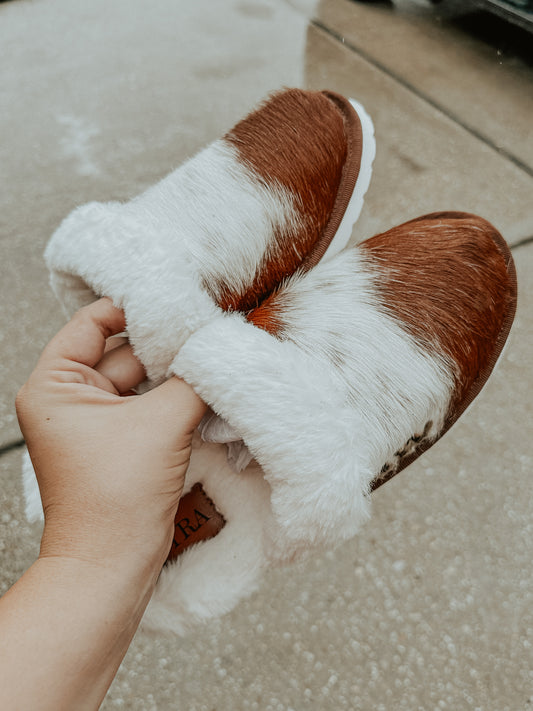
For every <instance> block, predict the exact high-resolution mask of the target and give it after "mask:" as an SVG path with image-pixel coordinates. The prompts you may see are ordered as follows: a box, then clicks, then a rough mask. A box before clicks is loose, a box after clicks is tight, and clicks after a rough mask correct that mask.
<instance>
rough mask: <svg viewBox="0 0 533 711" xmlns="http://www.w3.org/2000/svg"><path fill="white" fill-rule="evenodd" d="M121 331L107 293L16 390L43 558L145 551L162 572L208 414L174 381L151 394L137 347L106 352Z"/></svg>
mask: <svg viewBox="0 0 533 711" xmlns="http://www.w3.org/2000/svg"><path fill="white" fill-rule="evenodd" d="M124 328H125V320H124V314H123V312H122V311H120V310H119V309H117V308H115V307H114V306H113V305H112V303H111V301H110V300H109V299H105V298H104V299H100V300H99V301H97V302H95V303H93V304H91V305H90V306H87V307H85V308H83V309H81V310H80V311H79V312H78V313H77V314H76V315H75V316H74V317H73V319H72V320H71V321H70V322H69V323H68V324H67V325H66V326H65V327H64V328H63V329H62V330H61V331H60V332H59V333H58V334H57V335H56V337H55V338H54V339H53V340H52V341H51V342H50V343H49V345H48V346H47V347H46V348H45V350H44V352H43V354H42V356H41V358H40V360H39V362H38V364H37V366H36V368H35V370H34V371H33V373H32V374H31V376H30V378H29V379H28V381H27V383H26V384H25V385H24V386H23V387H22V389H21V390H20V392H19V394H18V397H17V403H16V404H17V415H18V418H19V423H20V427H21V430H22V432H23V435H24V437H25V439H26V443H27V445H28V450H29V453H30V456H31V459H32V462H33V465H34V468H35V472H36V475H37V480H38V482H39V488H40V491H41V498H42V502H43V509H44V516H45V528H44V533H43V539H42V542H41V553H40V556H41V557H49V556H63V557H74V558H81V559H85V560H87V559H89V560H91V561H96V562H99V563H103V564H107V563H110V564H111V565H113V564H114V562H116V561H117V560H121V561H123V560H124V558H138V557H139V556H140V557H141V558H142V559H143V560H144V561H145V562H146V561H150V564H151V565H153V566H154V568H155V569H157V570H158V569H160V567H161V566H162V564H163V563H164V561H165V558H166V555H167V554H168V551H169V549H170V545H171V541H172V536H173V531H174V516H175V513H176V509H177V506H178V502H179V499H180V496H181V492H182V488H183V482H184V478H185V473H186V470H187V467H188V463H189V457H190V449H191V439H192V434H193V432H194V429H195V427H196V426H197V425H198V423H199V421H200V419H201V417H202V415H203V414H204V412H205V405H204V404H203V403H202V401H201V400H200V399H199V398H198V396H197V395H196V394H195V393H194V391H193V390H192V388H191V387H190V386H188V385H187V384H186V383H185V382H183V381H181V380H179V379H178V378H175V377H173V378H171V379H170V380H168V381H167V382H166V383H164V384H163V385H160V386H159V387H158V388H156V389H154V390H152V391H151V392H148V393H145V394H144V395H131V396H126V395H125V394H130V393H131V389H132V388H134V387H135V386H136V385H138V384H139V383H140V382H142V380H144V378H145V373H144V370H143V368H142V365H141V364H140V362H139V361H138V360H137V359H136V358H135V356H134V355H133V353H132V350H131V347H130V346H129V345H128V344H126V345H121V346H119V347H116V348H114V349H112V350H108V351H107V352H106V353H105V355H104V352H105V349H106V342H107V344H108V345H107V347H108V348H109V341H107V339H108V338H110V337H111V336H113V335H114V334H117V333H120V332H121V331H123V330H124Z"/></svg>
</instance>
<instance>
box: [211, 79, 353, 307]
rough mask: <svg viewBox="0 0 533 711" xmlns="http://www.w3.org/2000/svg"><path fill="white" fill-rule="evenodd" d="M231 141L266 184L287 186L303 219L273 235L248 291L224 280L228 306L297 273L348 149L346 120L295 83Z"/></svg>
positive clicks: (323, 220)
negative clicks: (295, 85) (291, 227)
mask: <svg viewBox="0 0 533 711" xmlns="http://www.w3.org/2000/svg"><path fill="white" fill-rule="evenodd" d="M225 140H226V141H228V142H229V143H231V144H232V145H233V146H234V147H235V148H236V149H237V151H238V154H239V156H240V159H241V161H242V162H243V163H244V164H245V165H246V166H248V167H249V168H250V169H251V170H252V171H253V173H254V174H255V175H256V176H257V177H258V178H259V179H260V180H262V181H264V183H265V185H267V186H273V187H275V186H276V185H279V186H282V187H283V188H285V189H286V190H288V191H289V192H290V193H291V194H292V195H293V196H294V199H295V207H296V209H297V211H298V213H299V215H300V224H299V225H297V226H295V227H294V228H293V229H287V230H278V231H277V233H276V234H275V235H274V239H273V242H272V245H271V248H270V249H269V251H268V253H267V254H266V255H265V257H264V260H263V263H262V264H261V266H260V268H259V269H258V272H257V274H256V276H255V279H254V281H253V283H252V284H250V286H249V287H247V288H246V290H245V292H244V293H236V292H235V290H234V287H233V286H232V285H231V284H229V283H225V284H222V285H220V287H221V288H220V293H221V294H222V296H221V297H220V298H219V299H218V303H219V305H220V306H221V307H222V308H223V309H226V310H240V311H248V310H250V309H252V308H254V307H256V306H258V305H259V304H260V303H261V302H262V301H263V299H265V298H266V297H267V296H268V295H269V294H270V293H272V291H273V289H274V288H275V287H276V286H277V285H278V284H279V283H280V282H281V281H283V279H285V278H286V277H287V276H289V275H291V274H293V273H294V271H295V270H296V269H297V268H298V267H299V266H300V265H301V264H302V261H303V260H304V259H305V258H306V257H307V256H308V255H309V253H310V251H311V250H312V248H313V246H314V245H315V243H316V242H317V240H318V239H319V237H320V235H321V233H322V231H323V230H324V228H325V226H326V224H327V222H328V219H329V218H330V215H331V212H332V210H333V206H334V204H335V200H336V198H337V191H338V188H339V184H340V182H341V178H342V171H343V167H344V164H345V160H346V155H347V141H346V135H345V127H344V119H343V115H342V113H341V111H340V110H339V109H338V108H337V106H336V105H335V103H334V102H333V101H332V100H330V99H329V98H327V97H326V96H325V95H324V94H323V93H321V92H309V91H302V90H299V89H289V90H287V91H283V92H280V93H278V94H275V95H274V96H273V97H271V98H270V100H269V101H267V102H266V103H265V104H263V105H262V106H261V107H260V108H259V109H257V110H256V111H254V112H253V113H251V114H250V115H249V116H248V117H246V118H245V119H243V120H242V121H241V122H240V123H238V124H237V125H236V126H235V127H234V128H233V130H232V131H230V132H229V133H228V134H227V135H226V136H225Z"/></svg>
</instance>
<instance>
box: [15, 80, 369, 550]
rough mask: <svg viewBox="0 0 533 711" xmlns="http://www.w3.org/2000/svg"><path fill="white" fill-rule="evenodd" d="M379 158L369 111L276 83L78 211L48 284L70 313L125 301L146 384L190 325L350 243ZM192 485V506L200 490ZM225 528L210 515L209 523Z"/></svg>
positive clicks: (33, 487) (159, 375)
mask: <svg viewBox="0 0 533 711" xmlns="http://www.w3.org/2000/svg"><path fill="white" fill-rule="evenodd" d="M374 155H375V141H374V131H373V126H372V121H371V119H370V118H369V116H368V115H367V113H366V112H365V110H364V109H363V108H362V107H361V106H360V105H359V104H358V103H357V102H356V101H352V100H348V99H345V98H344V97H342V96H339V95H338V94H335V93H332V92H328V91H325V92H309V91H303V90H299V89H289V90H285V91H281V92H278V93H276V94H274V95H273V96H272V97H271V98H270V99H268V100H267V101H265V102H264V103H263V104H262V105H261V106H260V107H259V108H258V109H257V110H256V111H254V112H252V113H251V114H250V115H249V116H248V117H246V118H245V119H243V120H242V121H240V122H239V123H238V124H237V125H236V126H235V127H234V128H233V129H232V130H231V131H229V132H228V133H227V134H226V135H225V136H224V137H223V138H221V139H219V140H217V141H215V142H214V143H212V144H211V145H209V146H208V147H207V148H205V149H204V150H203V151H201V152H200V153H199V154H197V155H196V156H195V157H193V158H192V159H191V160H189V161H188V162H187V163H185V164H184V165H182V166H181V167H179V168H178V169H177V170H175V171H174V172H172V173H171V174H170V175H168V176H167V177H166V178H164V179H163V180H162V181H161V182H159V183H158V184H156V185H154V186H153V187H150V188H149V189H148V190H146V191H145V192H144V193H143V194H141V195H139V196H138V197H136V198H134V199H132V200H131V201H129V202H126V203H119V202H108V203H89V204H87V205H84V206H82V207H79V208H77V209H76V210H74V211H73V212H72V213H71V214H70V215H69V216H68V217H67V218H66V219H65V220H64V222H63V223H62V224H61V226H60V227H59V228H58V229H57V231H56V232H55V233H54V235H53V236H52V238H51V240H50V242H49V244H48V247H47V249H46V253H45V259H46V262H47V265H48V267H49V269H50V272H51V285H52V288H53V290H54V292H55V293H56V295H57V297H58V298H59V300H60V302H61V304H62V306H63V308H64V310H65V312H66V313H67V314H68V315H71V314H72V313H73V312H74V311H75V310H76V309H77V308H79V307H81V306H83V305H85V304H87V303H90V302H92V301H93V300H94V299H96V298H98V297H100V296H109V297H111V299H112V300H113V301H114V303H115V304H116V305H117V306H119V307H122V308H124V311H125V313H126V320H127V327H128V336H129V339H130V342H131V344H132V346H133V348H134V351H135V353H136V355H137V356H138V358H139V359H140V360H141V362H142V363H143V365H144V366H145V368H146V371H147V374H148V387H150V386H153V385H155V384H157V383H159V382H161V381H162V380H164V379H165V378H166V377H168V375H169V374H170V373H171V371H170V366H171V364H172V361H173V359H174V357H175V356H176V354H177V353H178V352H179V350H180V348H181V346H182V345H183V344H184V343H185V342H186V341H187V339H188V338H189V337H190V336H191V335H192V334H193V333H195V331H196V330H198V329H199V328H201V327H202V326H204V325H206V324H208V323H210V322H211V321H213V320H216V319H217V318H218V317H219V316H220V315H221V314H222V313H223V312H224V311H228V312H235V311H239V312H242V313H244V314H246V313H248V312H249V311H251V310H253V309H255V308H257V307H258V306H260V305H261V303H262V302H263V301H264V300H265V299H267V298H268V297H269V296H270V295H271V294H272V293H274V291H275V290H276V288H277V287H278V286H279V285H280V284H281V283H282V282H283V281H284V280H285V279H287V278H288V277H290V276H291V275H293V274H294V273H295V272H296V271H298V272H301V273H304V272H305V271H307V270H309V269H311V268H312V267H313V266H314V265H316V264H317V263H318V262H319V261H320V260H321V259H322V258H324V257H328V258H330V257H332V256H333V255H334V254H335V253H337V252H338V251H340V250H341V249H342V248H343V247H344V246H345V244H346V242H347V241H348V239H349V237H350V234H351V229H352V226H353V223H354V222H355V220H356V219H357V217H358V215H359V212H360V210H361V207H362V204H363V197H364V194H365V192H366V190H367V188H368V184H369V182H370V177H371V173H372V162H373V159H374ZM208 449H210V450H213V447H211V448H208ZM213 456H214V455H213ZM217 457H218V453H217ZM200 460H201V457H199V461H200ZM198 466H200V465H198ZM193 469H194V467H193ZM24 482H25V491H26V499H27V514H28V517H29V518H30V520H35V519H36V518H38V517H40V516H42V512H41V507H40V499H39V494H38V488H37V484H36V481H35V477H34V474H33V470H32V468H31V462H30V460H29V457H26V458H25V464H24ZM195 492H196V494H195V498H194V499H193V500H192V504H193V505H192V514H193V515H194V516H199V514H198V513H195V512H198V511H199V509H198V506H200V503H202V504H205V505H206V506H208V504H209V496H208V494H206V493H205V491H199V489H198V487H197V488H196V489H195ZM188 501H189V503H190V502H191V498H190V497H189V499H188ZM199 520H201V521H203V519H202V518H200V519H199ZM178 523H179V522H178ZM178 523H177V528H176V530H177V531H180V530H181V529H179V525H178ZM222 524H223V517H222V516H219V517H218V518H217V526H216V527H215V528H216V530H218V527H220V526H221V525H222ZM183 525H184V526H185V524H183ZM204 530H205V529H204ZM191 533H192V525H191V526H189V528H186V529H185V534H183V536H184V539H186V540H187V542H188V543H189V544H190V543H191V542H192V541H194V540H197V538H198V536H195V537H191ZM202 535H203V532H202Z"/></svg>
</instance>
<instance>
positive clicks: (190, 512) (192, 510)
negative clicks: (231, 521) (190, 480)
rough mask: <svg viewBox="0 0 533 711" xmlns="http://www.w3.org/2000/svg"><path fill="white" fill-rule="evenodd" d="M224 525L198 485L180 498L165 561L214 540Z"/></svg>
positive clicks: (224, 522)
mask: <svg viewBox="0 0 533 711" xmlns="http://www.w3.org/2000/svg"><path fill="white" fill-rule="evenodd" d="M225 524H226V521H225V519H224V516H222V514H221V513H220V512H219V511H217V509H216V507H215V504H214V503H213V502H212V501H211V499H210V498H209V496H207V494H206V493H205V491H204V488H203V486H202V485H201V484H200V483H197V484H195V485H194V486H193V487H192V489H191V490H190V491H189V492H188V493H187V494H185V496H182V497H181V499H180V503H179V506H178V510H177V512H176V518H175V519H174V539H173V541H172V546H171V548H170V552H169V554H168V558H167V561H169V560H175V559H176V558H177V557H178V556H179V555H180V553H183V551H184V550H186V549H187V548H188V547H189V546H192V545H193V544H194V543H198V542H199V541H207V540H208V539H209V538H214V537H215V536H216V535H217V533H219V531H221V530H222V529H223V528H224V526H225Z"/></svg>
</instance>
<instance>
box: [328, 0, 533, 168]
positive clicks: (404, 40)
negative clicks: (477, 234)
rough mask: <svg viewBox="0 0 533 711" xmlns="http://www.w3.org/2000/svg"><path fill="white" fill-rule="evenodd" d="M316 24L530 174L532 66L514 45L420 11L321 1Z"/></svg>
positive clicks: (344, 0)
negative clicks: (503, 47) (488, 40)
mask: <svg viewBox="0 0 533 711" xmlns="http://www.w3.org/2000/svg"><path fill="white" fill-rule="evenodd" d="M414 7H415V8H416V6H414ZM317 19H319V21H321V22H322V23H324V24H325V25H327V26H328V27H329V28H331V29H332V30H334V31H335V32H338V33H339V34H340V35H342V36H343V37H344V38H345V40H346V42H348V43H350V44H351V45H354V46H355V47H357V48H358V49H359V50H360V51H362V52H363V53H364V54H365V56H368V57H369V58H372V59H373V60H374V61H376V62H377V63H379V64H380V65H381V66H383V67H386V68H387V69H388V71H390V72H391V73H392V74H393V75H394V76H395V77H397V78H398V79H399V80H401V81H404V82H406V83H408V84H409V85H411V86H412V87H413V88H414V89H415V90H417V91H419V92H420V93H423V94H424V95H425V96H427V97H428V98H429V99H430V100H431V101H434V102H435V103H436V104H438V105H439V106H441V107H442V108H443V109H444V110H445V111H446V112H448V113H449V114H450V115H453V116H454V117H456V119H457V120H458V121H459V122H461V123H464V124H465V125H466V126H469V127H470V128H471V129H472V130H474V131H475V132H477V133H480V134H482V135H483V136H485V137H486V139H487V140H488V141H490V142H491V143H493V145H495V146H497V147H498V148H501V149H502V150H504V151H506V152H507V153H508V154H510V155H512V156H513V157H514V158H515V159H517V160H518V161H520V162H521V163H523V164H525V165H526V166H527V167H528V168H529V170H530V171H533V122H532V121H531V116H532V115H533V91H532V86H533V65H531V64H527V63H526V62H525V61H523V60H521V59H520V58H519V57H517V56H515V55H514V54H513V52H512V48H511V49H510V50H508V51H507V52H505V51H498V50H497V49H496V48H495V47H492V46H490V45H488V44H485V43H484V42H483V41H481V40H480V39H478V38H476V37H474V36H473V35H472V34H469V33H468V32H467V31H466V30H465V29H461V27H460V26H459V25H458V24H457V23H455V24H454V23H452V22H438V21H437V19H436V18H435V17H434V16H432V15H428V13H427V11H426V13H424V11H423V8H418V10H416V12H415V11H413V10H411V11H410V12H409V11H408V12H406V11H405V8H404V9H403V11H402V10H401V9H399V8H397V7H396V8H394V7H392V6H387V5H380V4H378V5H374V4H369V3H364V2H354V0H322V2H321V3H320V4H319V6H318V9H317Z"/></svg>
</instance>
